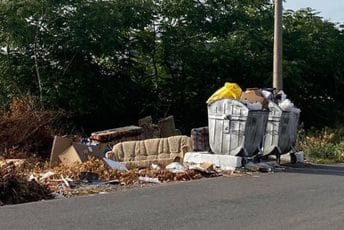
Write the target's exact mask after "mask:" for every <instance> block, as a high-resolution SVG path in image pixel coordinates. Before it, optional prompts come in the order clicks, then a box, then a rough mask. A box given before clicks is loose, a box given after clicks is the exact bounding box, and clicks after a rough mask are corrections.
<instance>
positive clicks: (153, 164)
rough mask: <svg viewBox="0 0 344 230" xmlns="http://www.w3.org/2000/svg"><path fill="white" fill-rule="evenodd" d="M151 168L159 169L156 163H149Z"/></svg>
mask: <svg viewBox="0 0 344 230" xmlns="http://www.w3.org/2000/svg"><path fill="white" fill-rule="evenodd" d="M151 169H153V170H160V169H161V167H160V166H159V165H158V164H156V163H152V164H151Z"/></svg>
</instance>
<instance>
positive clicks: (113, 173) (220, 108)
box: [0, 83, 303, 205]
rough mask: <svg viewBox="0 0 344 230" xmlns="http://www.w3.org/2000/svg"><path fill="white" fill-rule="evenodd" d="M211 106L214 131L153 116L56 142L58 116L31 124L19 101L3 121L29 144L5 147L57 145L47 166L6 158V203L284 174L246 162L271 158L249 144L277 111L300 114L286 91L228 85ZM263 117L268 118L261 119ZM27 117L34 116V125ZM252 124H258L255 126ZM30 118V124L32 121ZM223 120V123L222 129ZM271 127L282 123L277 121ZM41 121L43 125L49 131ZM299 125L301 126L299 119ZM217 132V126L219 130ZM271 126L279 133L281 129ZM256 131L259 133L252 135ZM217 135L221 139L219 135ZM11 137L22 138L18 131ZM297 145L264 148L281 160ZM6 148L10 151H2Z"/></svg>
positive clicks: (2, 191) (2, 162)
mask: <svg viewBox="0 0 344 230" xmlns="http://www.w3.org/2000/svg"><path fill="white" fill-rule="evenodd" d="M207 104H208V117H209V124H208V125H209V127H208V126H204V127H201V128H194V129H192V130H191V134H190V136H187V135H181V132H180V131H179V130H178V129H176V127H175V123H174V117H173V116H169V117H166V118H163V119H160V120H159V121H157V122H156V123H154V122H153V119H152V117H151V116H148V117H145V118H142V119H140V120H139V121H138V125H130V126H125V127H118V128H113V129H109V130H103V131H97V132H94V133H92V134H91V135H90V137H87V138H84V137H79V136H76V135H73V136H61V135H56V136H55V137H53V138H52V136H51V134H50V131H51V130H50V129H49V127H48V126H46V125H47V124H49V122H51V120H52V119H53V115H52V114H50V113H35V116H36V117H35V119H34V120H35V121H32V124H26V123H30V121H31V120H32V117H33V116H34V115H32V114H31V115H30V113H31V112H32V108H31V107H30V106H29V107H25V106H26V105H27V103H26V102H20V101H19V102H17V103H15V104H14V105H15V106H17V107H15V108H13V109H12V110H11V111H12V112H10V113H8V114H6V115H5V116H6V117H5V119H0V125H2V127H4V128H7V129H8V130H11V128H10V126H7V125H6V124H13V122H17V123H18V124H22V126H23V127H24V128H22V130H24V132H22V133H21V134H22V135H19V134H18V135H17V136H19V137H22V138H19V141H20V142H18V143H12V142H11V141H10V140H11V138H10V136H9V135H1V133H0V139H1V138H2V139H3V142H4V143H5V142H6V140H7V139H8V144H11V145H13V146H20V147H25V146H27V145H28V144H29V145H30V143H32V140H34V138H35V137H41V136H42V135H43V136H44V135H45V136H48V137H49V138H51V139H50V141H51V143H52V148H51V152H50V160H49V162H47V161H43V160H41V158H39V157H36V158H35V157H33V158H32V157H31V158H26V157H22V156H19V157H18V155H17V154H4V155H3V156H5V157H6V158H3V159H0V176H1V179H0V205H3V204H16V203H22V202H28V201H36V200H42V199H52V198H66V197H71V196H77V195H84V194H93V193H107V192H111V191H116V190H121V189H126V188H131V187H142V186H148V185H153V184H161V183H167V182H175V181H189V180H196V179H201V178H205V177H217V176H221V175H226V176H238V175H245V174H250V173H252V172H277V171H283V168H281V167H280V166H279V165H278V164H275V163H273V164H272V163H264V162H260V163H256V162H253V161H251V162H248V161H247V159H248V158H249V157H250V156H251V155H252V156H253V155H254V154H256V153H257V152H258V151H260V152H259V153H264V151H263V149H258V148H257V147H258V146H264V143H262V138H261V139H260V137H257V136H254V137H252V138H251V140H245V139H244V138H247V137H249V135H252V134H255V135H258V134H261V135H264V134H265V132H266V133H269V131H270V130H269V128H266V127H269V126H267V125H266V123H264V124H263V123H262V122H268V115H267V114H268V113H269V111H270V113H272V112H273V115H274V116H276V114H278V111H277V110H281V111H285V112H292V113H295V114H298V113H300V110H299V109H298V108H296V107H295V106H294V104H293V103H292V102H291V101H290V100H289V99H287V96H286V95H285V93H284V92H283V91H280V92H275V91H273V90H270V89H267V90H265V89H257V88H249V89H247V90H246V91H244V92H243V91H242V90H241V88H240V87H239V86H238V85H237V84H233V83H226V84H225V86H224V87H223V88H221V89H219V90H218V91H216V92H215V93H214V94H213V95H212V96H211V97H210V98H209V99H208V101H207ZM231 106H232V107H231ZM230 108H232V110H230ZM236 109H237V111H239V112H238V113H236ZM275 110H276V111H277V112H276V111H275ZM15 111H17V113H16V112H15ZM18 111H19V112H18ZM20 111H21V112H20ZM214 111H215V112H214ZM228 111H231V112H232V114H229V113H228ZM257 111H263V112H262V113H261V114H260V113H259V112H257ZM271 111H272V112H271ZM21 113H23V114H28V115H29V116H30V119H29V118H25V116H24V115H22V114H21ZM245 113H246V115H245V116H243V115H244V114H245ZM280 113H282V112H280ZM37 114H38V115H37ZM238 114H239V115H238ZM248 114H251V115H250V116H248ZM37 116H39V117H37ZM238 116H239V117H238ZM252 118H254V120H249V119H252ZM273 118H274V117H273ZM6 119H7V120H6ZM27 119H28V121H29V122H26V120H27ZM221 119H222V120H221ZM269 119H270V115H269ZM297 119H298V117H297ZM219 120H220V123H217V122H218V121H219ZM4 121H5V122H4ZM18 121H20V122H18ZM44 121H45V122H44ZM228 121H230V122H228ZM269 121H270V120H269ZM272 121H274V122H276V121H277V123H279V122H280V121H279V120H278V119H277V120H276V119H275V118H274V119H272ZM1 122H2V123H1ZM6 122H7V123H6ZM35 122H36V123H37V122H43V125H37V124H36V123H35ZM245 122H246V123H248V124H249V125H251V130H249V132H248V133H245V132H247V130H245V129H242V127H249V125H246V124H245ZM293 122H294V123H297V122H298V120H295V121H293ZM219 124H220V125H221V127H220V126H218V125H219ZM32 125H34V126H35V127H32ZM258 125H260V126H258ZM215 126H218V127H217V128H216V129H215V128H214V127H215ZM222 126H223V127H222ZM272 126H273V127H279V125H278V124H277V126H276V125H275V124H272ZM219 127H220V129H219ZM296 127H297V126H296ZM252 128H254V129H256V130H255V131H254V132H253V131H252V130H253V129H252ZM282 128H283V127H282V126H281V128H279V129H282ZM284 128H285V127H284ZM30 130H31V131H30ZM215 130H217V131H216V132H215ZM218 130H220V131H221V133H217V132H218ZM12 131H13V130H12ZM48 131H49V132H48ZM258 131H259V132H258ZM292 131H294V130H292ZM13 132H14V131H13ZM274 132H275V131H274ZM289 132H291V131H289ZM55 133H56V132H55ZM270 133H271V132H270ZM244 134H245V135H244ZM12 136H16V133H13V135H12ZM265 136H267V135H265ZM6 138H7V139H6ZM12 139H13V138H12ZM52 139H53V140H52ZM42 140H46V138H42ZM250 141H251V142H250ZM233 143H234V144H233ZM292 145H293V140H288V146H287V147H286V148H282V147H283V146H282V147H281V146H280V145H279V142H277V143H274V145H273V146H272V148H271V149H269V148H268V147H269V146H267V147H266V146H264V148H265V147H266V148H265V150H266V149H268V150H269V151H268V153H267V154H270V153H274V154H275V153H278V154H281V149H282V150H283V151H284V150H288V151H289V149H290V147H292ZM270 147H271V146H270ZM15 148H17V147H15ZM5 150H6V151H7V150H8V148H7V147H6V148H4V150H2V151H4V152H6V151H5ZM277 150H278V151H279V152H277ZM7 152H8V151H7ZM17 158H20V159H17ZM298 159H303V158H302V157H298Z"/></svg>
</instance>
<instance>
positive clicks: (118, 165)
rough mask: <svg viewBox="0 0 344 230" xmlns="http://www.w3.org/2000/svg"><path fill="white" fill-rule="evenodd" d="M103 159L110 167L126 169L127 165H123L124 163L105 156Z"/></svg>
mask: <svg viewBox="0 0 344 230" xmlns="http://www.w3.org/2000/svg"><path fill="white" fill-rule="evenodd" d="M103 160H104V161H105V163H106V164H107V165H108V166H109V167H110V168H112V169H117V170H120V171H128V169H127V167H125V164H123V163H121V162H116V161H113V160H110V159H107V158H103Z"/></svg>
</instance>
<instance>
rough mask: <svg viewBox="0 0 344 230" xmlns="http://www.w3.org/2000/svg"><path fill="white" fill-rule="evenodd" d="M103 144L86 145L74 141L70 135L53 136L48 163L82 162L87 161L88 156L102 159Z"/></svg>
mask: <svg viewBox="0 0 344 230" xmlns="http://www.w3.org/2000/svg"><path fill="white" fill-rule="evenodd" d="M104 148H105V145H101V144H100V145H97V146H88V145H85V144H81V143H79V142H76V141H75V139H73V138H70V137H60V136H55V137H54V142H53V147H52V149H51V155H50V164H51V165H52V166H54V165H58V164H60V163H62V164H73V163H76V162H78V163H82V162H85V161H87V159H88V157H95V158H98V159H102V158H103V157H104V156H103V152H102V150H103V149H104Z"/></svg>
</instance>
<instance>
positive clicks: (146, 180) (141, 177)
mask: <svg viewBox="0 0 344 230" xmlns="http://www.w3.org/2000/svg"><path fill="white" fill-rule="evenodd" d="M139 181H142V182H147V183H156V184H160V183H161V182H160V181H159V178H152V177H147V176H145V177H143V176H140V177H139Z"/></svg>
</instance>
